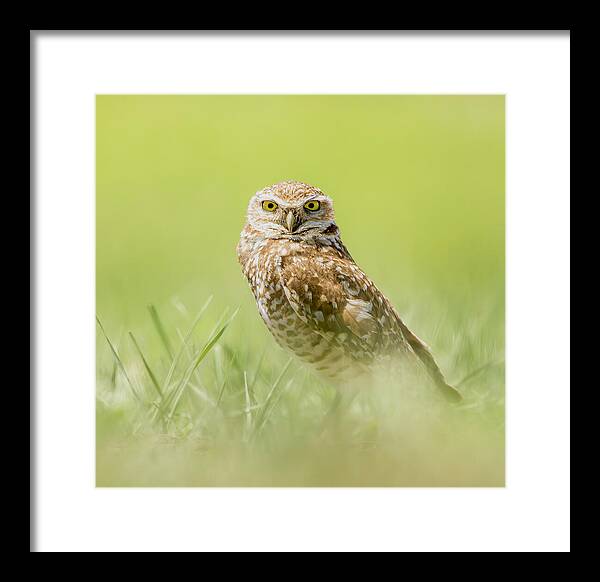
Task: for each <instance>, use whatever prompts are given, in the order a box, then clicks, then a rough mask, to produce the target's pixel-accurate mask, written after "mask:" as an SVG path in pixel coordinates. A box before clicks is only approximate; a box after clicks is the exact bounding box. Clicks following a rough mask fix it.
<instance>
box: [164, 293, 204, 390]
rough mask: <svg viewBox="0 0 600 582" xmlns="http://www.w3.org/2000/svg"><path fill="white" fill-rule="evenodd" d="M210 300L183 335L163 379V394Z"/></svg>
mask: <svg viewBox="0 0 600 582" xmlns="http://www.w3.org/2000/svg"><path fill="white" fill-rule="evenodd" d="M212 300H213V296H212V295H211V296H210V297H209V298H208V299H207V300H206V302H205V303H204V305H203V306H202V307H201V308H200V311H199V312H198V315H196V318H195V319H194V321H193V322H192V325H191V326H190V329H189V330H188V332H187V334H186V335H185V337H184V339H183V341H182V342H181V345H180V346H179V350H178V351H177V354H176V355H175V358H173V361H172V362H171V367H170V368H169V372H168V373H167V377H166V378H165V381H164V383H163V390H164V391H165V392H166V391H167V390H168V388H169V384H170V382H171V380H172V378H173V374H174V373H175V370H176V368H177V365H178V364H179V361H180V360H181V356H182V355H183V352H184V351H185V348H186V347H187V345H188V342H189V341H190V338H191V337H192V334H193V333H194V330H195V329H196V326H197V325H198V322H199V321H200V319H201V318H202V315H204V312H205V311H206V310H207V308H208V306H209V305H210V304H211V302H212Z"/></svg>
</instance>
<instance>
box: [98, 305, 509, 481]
mask: <svg viewBox="0 0 600 582" xmlns="http://www.w3.org/2000/svg"><path fill="white" fill-rule="evenodd" d="M209 304H210V302H207V303H206V304H205V305H204V306H203V307H202V308H201V309H200V311H199V313H198V315H197V316H196V317H192V318H188V319H187V320H186V318H185V317H184V316H182V314H181V313H178V312H177V311H176V310H174V309H172V310H171V311H169V310H166V309H164V310H161V311H162V313H163V314H164V316H165V319H164V320H163V319H162V316H158V311H157V310H156V309H155V308H152V309H150V314H151V317H150V318H149V322H148V325H147V326H146V327H145V328H144V331H143V332H141V333H140V334H139V337H140V340H138V339H136V336H137V334H133V333H131V332H129V333H127V334H121V335H122V337H123V339H124V341H123V342H122V343H121V345H120V346H119V347H117V346H116V344H115V343H114V342H113V340H112V339H111V338H110V337H109V336H108V335H107V333H106V331H105V330H104V328H103V327H102V323H101V320H98V329H99V337H98V340H99V364H98V366H99V367H98V372H99V378H98V406H97V434H98V457H97V484H98V485H99V486H300V485H304V486H501V485H503V483H504V421H503V418H504V396H503V361H502V359H501V352H500V351H498V346H496V345H492V344H488V345H486V344H485V342H482V334H484V333H487V334H489V332H490V330H491V329H493V328H494V325H496V326H498V325H500V323H501V322H499V321H494V320H493V317H494V313H493V311H492V312H490V313H488V319H486V318H484V317H483V314H481V320H480V322H479V326H473V325H472V322H470V323H471V325H470V326H468V328H465V329H460V330H457V329H454V330H453V333H452V334H451V337H446V338H444V337H440V336H439V335H438V337H436V338H434V340H435V342H434V343H435V344H437V345H444V344H450V343H452V346H453V348H452V351H453V353H452V354H449V357H445V358H444V361H445V362H446V363H448V362H453V366H451V370H450V371H451V376H452V378H453V379H454V380H455V381H456V383H457V384H458V385H460V387H461V390H462V391H463V393H464V395H465V400H464V402H463V403H462V404H461V405H459V406H454V405H449V404H447V403H446V402H444V401H441V400H439V399H438V398H436V396H435V394H432V393H430V392H429V390H428V388H427V387H423V386H403V385H402V384H401V383H399V382H398V383H395V382H389V383H381V384H372V385H369V386H365V387H364V390H363V391H362V392H361V393H360V394H359V395H358V397H357V398H356V399H355V400H354V401H353V403H352V405H351V406H350V407H349V408H347V409H342V410H341V411H339V412H338V413H336V414H335V419H334V422H332V423H327V422H326V417H327V413H328V411H329V410H330V408H331V406H332V403H333V401H334V399H335V397H336V392H335V390H334V389H333V388H332V387H330V386H328V385H326V384H324V383H322V382H321V381H320V380H319V379H318V378H316V377H314V376H313V375H312V374H311V373H310V372H309V371H308V370H306V369H304V368H303V367H301V366H300V365H299V364H297V363H296V362H295V361H294V360H293V359H290V358H289V356H288V355H287V354H286V353H284V352H283V351H282V350H279V348H276V347H275V345H274V342H272V341H271V340H270V339H269V338H266V340H268V341H266V342H265V344H264V345H263V346H260V347H259V348H258V349H255V346H253V345H251V344H247V343H246V342H242V341H240V338H241V337H243V330H242V329H241V326H240V325H239V323H240V322H239V320H238V319H237V318H236V312H234V313H233V314H231V315H230V316H228V315H227V314H226V313H223V314H221V315H220V316H218V315H217V314H216V313H215V314H213V313H212V312H213V311H214V309H212V310H211V309H210V308H209ZM256 317H258V316H257V315H256ZM215 319H216V323H215ZM183 324H187V326H188V329H187V331H186V332H185V333H182V332H181V331H180V329H181V327H180V326H183ZM438 333H441V330H440V332H438ZM455 337H459V338H460V340H459V341H458V342H457V341H456V340H455ZM142 346H144V347H142ZM167 346H170V348H171V349H167ZM467 355H468V357H467Z"/></svg>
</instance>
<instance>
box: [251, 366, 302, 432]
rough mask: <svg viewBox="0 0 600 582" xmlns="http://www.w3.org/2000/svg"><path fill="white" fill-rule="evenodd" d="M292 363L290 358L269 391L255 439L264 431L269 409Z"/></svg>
mask: <svg viewBox="0 0 600 582" xmlns="http://www.w3.org/2000/svg"><path fill="white" fill-rule="evenodd" d="M291 363H292V358H290V359H289V360H288V361H287V363H286V364H285V366H284V367H283V369H282V370H281V373H280V374H279V376H277V379H276V380H275V382H273V386H272V387H271V390H270V391H269V394H268V395H267V398H266V399H265V401H264V403H263V405H262V409H261V411H260V413H259V415H258V418H257V419H256V422H255V424H254V432H253V433H252V437H253V438H254V437H256V436H257V435H258V433H259V432H260V431H261V430H262V427H263V426H264V425H265V423H266V421H267V418H268V414H269V409H270V407H271V404H272V402H273V398H274V396H275V395H276V393H277V389H278V387H279V384H280V383H281V380H282V379H283V377H284V376H285V373H286V372H287V371H288V368H289V367H290V365H291Z"/></svg>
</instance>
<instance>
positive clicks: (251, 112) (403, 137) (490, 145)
mask: <svg viewBox="0 0 600 582" xmlns="http://www.w3.org/2000/svg"><path fill="white" fill-rule="evenodd" d="M289 178H293V179H299V180H303V181H306V182H309V183H313V184H315V185H318V186H319V187H321V188H322V189H323V190H324V191H325V192H326V193H328V194H329V195H330V196H332V198H333V199H334V202H335V204H336V214H337V219H338V225H339V226H340V228H341V232H342V237H343V239H344V241H345V243H346V245H347V246H348V247H349V249H350V251H351V253H352V254H353V256H354V258H355V259H356V260H357V262H358V263H359V265H361V266H362V267H363V269H364V270H365V271H366V272H367V273H368V274H369V275H370V276H371V277H372V278H373V279H374V280H375V282H376V283H377V284H378V285H379V286H380V288H381V289H382V290H383V291H384V292H385V293H386V294H387V296H388V297H389V298H390V299H391V300H392V301H393V303H394V304H395V306H396V307H397V309H398V310H399V311H400V313H401V314H402V315H403V317H404V319H405V321H406V322H407V323H408V324H409V326H410V327H411V328H412V329H413V330H414V331H415V332H416V333H417V334H418V335H419V336H421V337H422V338H423V339H425V340H426V341H427V342H428V343H429V344H430V345H431V346H432V349H433V351H434V353H435V354H436V357H437V359H438V361H439V363H440V365H441V366H442V368H443V369H444V371H445V372H446V375H447V377H448V379H449V380H450V381H451V382H453V383H454V384H455V385H457V384H460V388H461V391H462V392H463V393H464V395H465V401H464V403H463V404H461V405H460V406H458V407H456V406H449V405H447V404H445V403H441V402H439V401H438V400H437V399H436V398H434V397H433V396H432V395H430V394H429V393H428V392H427V391H426V390H419V389H418V387H415V386H401V385H399V384H397V383H395V382H385V383H380V384H376V385H372V386H365V389H364V390H363V392H362V393H361V394H360V395H359V396H358V397H357V398H356V400H355V401H354V402H353V404H352V405H351V406H350V407H349V408H347V409H345V410H343V411H341V412H340V413H339V414H337V415H336V416H335V417H333V418H329V419H328V420H325V417H326V413H327V411H328V409H329V407H330V406H331V404H332V402H333V399H334V396H335V392H334V390H333V389H332V387H331V386H328V385H327V384H325V383H323V382H321V381H320V380H319V379H317V378H315V377H314V376H312V375H311V374H310V373H309V372H308V371H307V370H306V369H304V368H303V367H302V366H300V365H299V364H297V363H296V362H295V361H290V360H289V356H288V355H287V354H286V353H285V352H283V351H282V350H280V349H279V348H278V347H277V346H276V344H275V342H274V341H273V340H272V339H271V337H270V336H269V334H268V332H267V330H266V328H265V327H264V325H263V323H262V321H261V320H260V317H259V316H258V313H257V311H256V308H255V306H254V302H253V298H252V295H251V293H250V291H249V289H248V287H247V284H246V282H245V281H244V279H243V277H242V275H241V273H240V269H239V266H238V264H237V261H236V256H235V246H236V244H237V240H238V237H239V232H240V230H241V228H242V225H243V222H244V214H245V209H246V205H247V202H248V199H249V198H250V196H251V195H252V194H253V193H254V192H255V191H256V190H258V189H260V188H261V187H263V186H265V185H267V184H270V183H272V182H276V181H279V180H282V179H289ZM97 315H98V319H99V324H98V328H97V329H98V331H97V424H96V429H97V475H96V478H97V484H98V486H228V485H232V486H265V485H281V486H502V485H503V484H504V99H503V97H501V96H439V97H436V96H99V97H98V98H97Z"/></svg>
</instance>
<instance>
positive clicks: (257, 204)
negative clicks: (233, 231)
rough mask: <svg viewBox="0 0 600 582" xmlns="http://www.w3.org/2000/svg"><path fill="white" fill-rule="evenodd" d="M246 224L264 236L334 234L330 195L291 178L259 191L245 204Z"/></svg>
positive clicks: (286, 236) (336, 231)
mask: <svg viewBox="0 0 600 582" xmlns="http://www.w3.org/2000/svg"><path fill="white" fill-rule="evenodd" d="M246 226H247V227H250V228H251V229H252V230H253V231H255V232H256V233H257V234H259V235H260V236H263V237H265V238H289V239H292V240H301V239H309V238H315V237H319V236H328V235H336V234H337V233H338V230H337V226H336V224H335V216H334V213H333V202H332V200H331V198H329V197H328V196H326V195H325V194H323V192H321V190H319V188H315V187H314V186H310V185H309V184H304V183H302V182H295V181H292V180H290V181H287V182H279V183H278V184H273V185H272V186H267V187H266V188H263V189H262V190H259V191H258V192H257V193H256V194H255V195H254V196H253V197H252V199H251V200H250V204H249V205H248V213H247V222H246Z"/></svg>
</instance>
